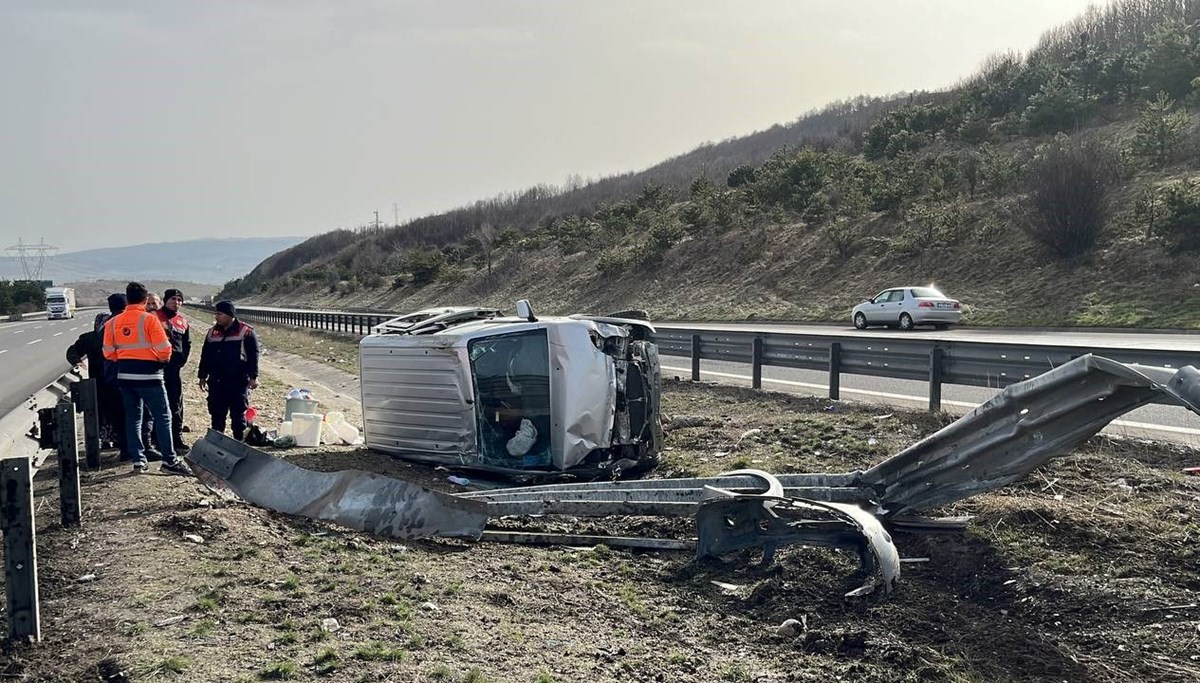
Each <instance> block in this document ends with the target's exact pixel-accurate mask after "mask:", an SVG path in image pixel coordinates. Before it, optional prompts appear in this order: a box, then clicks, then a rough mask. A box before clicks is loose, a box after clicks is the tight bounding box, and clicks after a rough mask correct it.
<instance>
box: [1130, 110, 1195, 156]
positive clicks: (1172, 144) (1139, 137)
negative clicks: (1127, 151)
mask: <svg viewBox="0 0 1200 683" xmlns="http://www.w3.org/2000/svg"><path fill="white" fill-rule="evenodd" d="M1190 123H1191V117H1190V116H1189V115H1188V113H1187V112H1186V111H1177V110H1176V109H1175V101H1174V100H1172V99H1170V98H1168V97H1167V93H1165V92H1159V93H1158V96H1157V97H1155V98H1154V99H1153V100H1151V101H1149V102H1147V103H1146V104H1145V105H1143V106H1142V113H1141V115H1140V116H1138V122H1137V132H1136V133H1134V136H1133V151H1134V152H1136V153H1137V154H1139V155H1140V156H1142V157H1145V158H1146V159H1149V160H1150V163H1152V164H1155V165H1158V166H1161V165H1163V164H1165V163H1167V162H1168V161H1170V159H1171V157H1172V156H1174V154H1175V151H1176V149H1177V148H1178V147H1179V140H1180V139H1181V138H1182V137H1183V134H1184V133H1185V132H1186V131H1187V129H1188V125H1189V124H1190Z"/></svg>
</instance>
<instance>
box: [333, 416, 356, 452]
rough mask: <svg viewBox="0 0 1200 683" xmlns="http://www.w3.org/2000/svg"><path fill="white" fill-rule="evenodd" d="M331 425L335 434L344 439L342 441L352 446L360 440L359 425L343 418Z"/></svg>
mask: <svg viewBox="0 0 1200 683" xmlns="http://www.w3.org/2000/svg"><path fill="white" fill-rule="evenodd" d="M330 426H331V427H332V428H333V432H334V434H337V436H338V438H339V439H341V440H342V443H344V444H346V445H350V446H352V445H354V442H355V441H357V440H358V427H355V426H354V425H352V424H350V423H349V422H346V421H345V420H342V421H341V422H335V423H333V424H332V425H330Z"/></svg>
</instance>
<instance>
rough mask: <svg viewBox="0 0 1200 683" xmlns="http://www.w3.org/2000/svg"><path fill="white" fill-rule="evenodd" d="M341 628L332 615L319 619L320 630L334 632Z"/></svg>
mask: <svg viewBox="0 0 1200 683" xmlns="http://www.w3.org/2000/svg"><path fill="white" fill-rule="evenodd" d="M341 628H342V625H341V624H339V623H338V620H337V619H334V618H333V617H329V618H326V619H322V620H321V630H322V631H324V632H325V633H336V632H337V631H338V630H339V629H341Z"/></svg>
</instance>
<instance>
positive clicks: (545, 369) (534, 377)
mask: <svg viewBox="0 0 1200 683" xmlns="http://www.w3.org/2000/svg"><path fill="white" fill-rule="evenodd" d="M467 353H468V355H469V357H470V359H471V377H472V380H473V383H474V386H475V419H476V422H477V424H478V431H479V453H480V456H481V459H482V460H483V461H484V462H485V463H487V464H492V465H500V466H503V467H516V468H527V467H543V466H548V465H549V464H550V351H549V346H548V343H547V340H546V330H544V329H541V330H530V331H528V332H517V333H513V334H504V335H497V336H493V337H483V338H480V339H475V340H472V341H471V342H469V343H468V344H467Z"/></svg>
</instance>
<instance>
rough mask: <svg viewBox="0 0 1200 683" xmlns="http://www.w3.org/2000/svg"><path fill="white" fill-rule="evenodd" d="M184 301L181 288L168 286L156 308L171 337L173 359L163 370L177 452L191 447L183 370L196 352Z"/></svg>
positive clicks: (156, 314)
mask: <svg viewBox="0 0 1200 683" xmlns="http://www.w3.org/2000/svg"><path fill="white" fill-rule="evenodd" d="M182 305H183V292H182V291H180V290H178V289H168V290H167V291H165V292H163V305H162V308H159V309H158V310H156V311H155V312H154V315H155V316H157V317H158V319H159V320H160V321H162V325H163V329H165V330H166V331H167V338H168V339H170V340H171V360H170V361H169V362H168V363H167V367H166V369H165V371H164V373H163V379H164V381H165V382H166V385H167V404H168V405H170V407H171V438H172V440H173V441H174V442H175V452H176V453H179V452H182V451H186V450H188V448H189V446H188V445H187V444H185V443H184V442H183V380H182V379H181V378H180V376H179V373H180V371H181V370H183V366H184V365H186V364H187V362H188V358H189V357H190V356H191V355H192V336H191V330H190V328H189V327H188V321H187V318H184V317H183V316H182V315H180V314H179V307H180V306H182Z"/></svg>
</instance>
